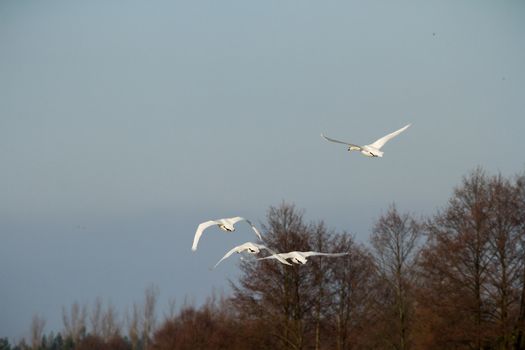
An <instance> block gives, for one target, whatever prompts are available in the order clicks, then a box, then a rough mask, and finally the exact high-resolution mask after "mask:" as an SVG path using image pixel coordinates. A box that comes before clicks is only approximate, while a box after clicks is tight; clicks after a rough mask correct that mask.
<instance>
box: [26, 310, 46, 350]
mask: <svg viewBox="0 0 525 350" xmlns="http://www.w3.org/2000/svg"><path fill="white" fill-rule="evenodd" d="M45 325H46V320H45V319H43V318H42V317H40V316H39V315H37V314H35V315H33V319H32V320H31V330H30V334H31V348H32V349H38V348H39V347H40V345H41V344H42V339H43V336H44V327H45Z"/></svg>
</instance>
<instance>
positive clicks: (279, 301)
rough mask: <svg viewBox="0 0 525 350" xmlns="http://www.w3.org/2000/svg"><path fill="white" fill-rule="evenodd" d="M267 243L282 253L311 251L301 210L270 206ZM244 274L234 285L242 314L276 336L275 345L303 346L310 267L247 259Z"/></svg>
mask: <svg viewBox="0 0 525 350" xmlns="http://www.w3.org/2000/svg"><path fill="white" fill-rule="evenodd" d="M267 220H268V226H266V225H263V231H265V242H266V244H267V245H269V246H270V247H271V248H272V249H274V250H276V251H279V252H288V251H292V250H309V233H308V228H307V226H306V225H305V224H304V223H303V218H302V213H301V212H300V211H298V210H296V209H295V207H294V206H293V205H289V204H286V203H283V204H281V206H280V207H278V208H275V207H270V209H269V211H268V215H267ZM241 270H242V272H243V276H242V277H241V278H240V281H239V285H233V289H234V298H233V300H234V304H235V306H236V307H237V309H238V310H239V312H240V313H241V314H242V315H245V317H246V318H247V320H246V322H249V321H250V320H252V319H258V320H259V321H261V322H262V323H263V325H264V327H265V328H267V329H268V330H269V331H270V332H271V334H272V336H273V337H274V339H275V342H274V343H273V344H272V347H273V348H280V349H302V348H303V346H304V336H305V333H306V329H305V327H306V326H307V324H306V323H305V317H306V315H307V312H308V311H309V307H310V306H311V298H312V294H311V293H310V292H311V283H310V281H309V278H310V275H309V272H308V268H307V266H297V265H295V266H285V265H283V264H281V263H279V262H277V261H272V260H262V261H256V260H244V261H243V262H241Z"/></svg>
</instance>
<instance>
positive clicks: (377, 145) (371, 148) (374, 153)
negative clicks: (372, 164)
mask: <svg viewBox="0 0 525 350" xmlns="http://www.w3.org/2000/svg"><path fill="white" fill-rule="evenodd" d="M410 125H412V124H408V125H405V126H404V127H402V128H401V129H399V130H397V131H394V132H392V133H390V134H388V135H386V136H383V137H381V138H380V139H378V140H376V141H374V142H373V143H371V144H369V145H364V146H358V145H355V144H353V143H349V142H344V141H339V140H334V139H331V138H329V137H326V136H324V135H323V134H321V137H323V138H324V139H325V140H327V141H330V142H337V143H342V144H344V145H348V151H359V152H361V153H362V154H364V155H365V156H367V157H382V156H383V153H384V152H382V151H380V149H381V147H383V146H384V145H385V143H387V142H388V141H390V140H391V139H393V138H394V137H396V136H397V135H399V134H401V133H402V132H403V131H405V130H406V129H408V127H409V126H410Z"/></svg>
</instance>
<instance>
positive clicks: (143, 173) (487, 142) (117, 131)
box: [0, 0, 525, 338]
mask: <svg viewBox="0 0 525 350" xmlns="http://www.w3.org/2000/svg"><path fill="white" fill-rule="evenodd" d="M524 20H525V4H524V3H523V2H520V1H504V2H503V1H497V2H496V1H478V2H476V3H473V2H469V1H427V2H416V1H396V2H391V1H367V2H357V1H333V2H326V1H325V2H320V1H287V2H286V1H285V2H283V1H259V2H247V1H240V0H237V1H233V0H232V1H228V0H227V1H220V2H219V1H185V2H180V1H148V2H144V1H111V2H108V1H90V2H73V1H46V2H43V1H25V2H20V1H3V2H2V3H1V4H0V43H1V54H0V77H1V78H0V163H1V164H2V171H1V172H0V180H1V181H0V198H2V199H1V200H0V242H1V244H0V280H1V281H2V282H1V286H2V287H1V288H0V336H9V337H13V338H17V337H18V338H19V337H21V336H24V335H27V330H28V328H29V324H30V321H31V317H32V315H33V313H38V314H40V315H42V316H44V317H45V318H46V320H47V326H46V331H51V330H55V331H57V330H60V328H61V321H60V312H61V307H62V306H70V305H71V304H72V303H73V302H75V301H78V302H80V303H88V304H90V303H92V302H93V301H94V299H95V298H96V297H97V296H100V297H102V298H103V299H104V300H106V301H111V303H113V304H114V305H115V306H117V307H118V309H119V311H120V312H121V314H122V313H124V311H125V308H126V307H127V306H131V305H132V303H133V302H140V301H141V300H142V295H143V291H144V289H145V288H146V287H147V286H149V285H150V284H155V285H157V286H158V287H159V289H160V304H159V306H160V307H161V309H160V310H159V313H162V307H164V306H165V304H166V301H167V300H168V298H176V299H177V301H178V304H179V305H180V304H182V302H183V300H184V298H185V297H188V298H190V299H193V300H195V302H196V303H199V302H202V300H203V299H204V298H205V297H206V296H207V295H209V294H210V292H211V290H212V288H217V289H218V290H221V289H224V290H225V291H226V292H227V291H228V284H227V279H228V278H230V279H233V280H234V279H235V277H236V275H237V268H236V261H235V259H229V260H228V261H225V262H224V263H223V264H221V266H220V268H219V269H217V270H215V271H212V272H211V271H209V270H208V267H209V266H212V265H213V264H214V263H215V262H216V261H217V260H218V259H219V258H220V257H222V255H223V254H224V253H225V252H226V251H227V250H229V249H230V247H231V246H233V245H235V244H238V243H243V242H245V241H246V240H248V239H252V235H251V232H250V231H249V229H246V228H244V229H239V232H238V234H237V235H231V236H225V235H220V234H216V233H217V232H206V234H205V236H204V237H203V239H202V241H201V244H200V247H199V250H198V251H197V252H196V253H191V251H190V247H191V241H192V239H193V234H194V232H195V228H196V226H197V225H198V223H200V222H201V221H204V220H208V219H215V218H220V217H225V216H236V215H242V216H245V217H248V218H250V219H251V220H252V221H254V222H256V223H262V222H264V219H265V215H266V211H267V209H268V207H269V206H270V205H274V206H276V205H279V203H281V201H283V200H285V201H288V202H292V203H295V204H296V206H297V207H298V208H304V209H305V210H306V212H305V218H306V220H308V221H309V220H321V219H322V220H325V222H326V224H327V225H328V227H330V228H333V229H335V230H338V231H343V230H345V231H347V232H351V233H353V234H355V235H356V237H357V239H359V240H360V241H363V242H366V241H367V240H368V235H369V233H370V229H371V227H372V224H373V222H374V220H375V219H376V218H377V217H378V216H379V215H381V213H383V212H384V211H385V210H386V208H387V207H388V205H389V204H390V203H392V202H394V201H395V202H396V203H397V205H398V207H399V208H400V209H401V210H402V211H407V212H411V213H413V214H415V215H418V216H419V215H427V214H431V213H434V212H435V210H436V209H437V208H439V207H442V206H444V205H445V204H446V201H447V199H448V198H449V196H450V194H451V192H452V189H453V187H454V186H455V185H457V184H459V182H460V180H461V177H462V176H463V175H465V174H466V173H468V172H469V171H470V170H472V169H473V168H474V167H476V166H478V165H481V166H483V167H484V168H485V169H487V170H488V171H489V172H492V173H495V172H501V173H502V174H503V175H506V176H511V175H513V174H515V173H518V172H521V171H523V170H524V169H525V167H524V165H525V162H524V158H523V156H522V150H524V149H525V141H524V139H523V137H522V133H523V130H525V118H524V115H523V111H524V110H525V69H524V62H525V41H524V40H523V38H524V37H525V25H524V24H523V23H525V21H524ZM409 122H411V123H412V127H411V128H409V129H408V130H407V131H406V132H404V133H403V134H402V135H400V136H399V137H397V138H396V139H394V140H393V141H391V142H389V143H388V144H387V145H386V146H385V147H384V151H385V156H384V158H382V159H369V158H365V157H363V156H361V155H359V154H357V153H352V154H349V153H348V152H346V150H345V147H344V146H343V145H336V144H331V143H327V142H326V141H324V140H323V139H321V137H320V133H321V132H324V133H325V134H326V135H328V136H330V137H333V138H336V139H342V140H348V141H352V142H355V143H358V144H360V143H361V144H362V143H369V142H372V141H374V140H375V139H377V138H378V137H380V136H383V135H384V134H386V133H389V132H391V131H393V130H396V129H398V128H400V127H402V126H403V125H405V124H407V123H409Z"/></svg>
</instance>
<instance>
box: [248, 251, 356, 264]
mask: <svg viewBox="0 0 525 350" xmlns="http://www.w3.org/2000/svg"><path fill="white" fill-rule="evenodd" d="M314 255H322V256H330V257H336V256H344V255H348V253H319V252H311V251H310V252H297V251H293V252H289V253H279V254H273V255H270V256H267V257H264V258H259V259H257V260H264V259H277V260H279V261H281V259H279V258H282V259H290V261H291V262H293V263H295V264H300V265H304V264H306V262H307V261H308V260H307V259H306V258H307V257H309V256H314Z"/></svg>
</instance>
